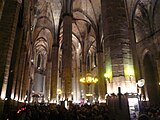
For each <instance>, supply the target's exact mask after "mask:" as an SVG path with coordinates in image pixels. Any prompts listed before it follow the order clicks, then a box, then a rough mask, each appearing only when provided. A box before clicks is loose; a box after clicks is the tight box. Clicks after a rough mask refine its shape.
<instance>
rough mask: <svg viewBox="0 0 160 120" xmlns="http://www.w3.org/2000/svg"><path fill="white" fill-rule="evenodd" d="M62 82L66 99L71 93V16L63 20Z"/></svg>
mask: <svg viewBox="0 0 160 120" xmlns="http://www.w3.org/2000/svg"><path fill="white" fill-rule="evenodd" d="M63 21H64V22H63V50H62V80H63V82H64V91H62V92H63V93H64V97H65V99H68V98H70V97H71V92H72V16H71V15H65V16H64V19H63Z"/></svg>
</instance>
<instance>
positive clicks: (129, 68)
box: [124, 65, 134, 76]
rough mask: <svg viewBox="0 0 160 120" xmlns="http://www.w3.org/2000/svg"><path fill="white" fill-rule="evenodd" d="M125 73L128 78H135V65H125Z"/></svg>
mask: <svg viewBox="0 0 160 120" xmlns="http://www.w3.org/2000/svg"><path fill="white" fill-rule="evenodd" d="M124 73H125V75H126V76H134V69H133V65H124Z"/></svg>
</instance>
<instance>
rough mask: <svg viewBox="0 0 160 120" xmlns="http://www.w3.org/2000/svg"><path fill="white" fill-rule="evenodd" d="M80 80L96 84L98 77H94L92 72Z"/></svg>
mask: <svg viewBox="0 0 160 120" xmlns="http://www.w3.org/2000/svg"><path fill="white" fill-rule="evenodd" d="M80 82H81V83H83V84H87V85H90V84H95V83H97V82H98V78H97V77H93V76H92V74H91V73H87V74H86V76H83V77H82V78H80Z"/></svg>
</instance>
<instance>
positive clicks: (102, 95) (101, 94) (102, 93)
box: [97, 51, 106, 102]
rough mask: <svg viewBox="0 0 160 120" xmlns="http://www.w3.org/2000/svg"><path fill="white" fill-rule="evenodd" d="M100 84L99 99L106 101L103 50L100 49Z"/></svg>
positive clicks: (98, 53)
mask: <svg viewBox="0 0 160 120" xmlns="http://www.w3.org/2000/svg"><path fill="white" fill-rule="evenodd" d="M97 56H98V86H99V101H100V102H104V101H105V93H106V88H105V82H106V81H105V79H104V65H103V52H102V51H98V52H97Z"/></svg>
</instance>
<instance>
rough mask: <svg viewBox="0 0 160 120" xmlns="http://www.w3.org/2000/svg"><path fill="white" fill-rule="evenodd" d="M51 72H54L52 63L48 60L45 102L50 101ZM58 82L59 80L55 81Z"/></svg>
mask: <svg viewBox="0 0 160 120" xmlns="http://www.w3.org/2000/svg"><path fill="white" fill-rule="evenodd" d="M51 70H52V62H51V60H48V62H47V67H46V79H45V94H44V95H45V96H44V97H45V100H49V97H50V96H49V94H50V88H51V86H50V85H51ZM55 80H57V79H55Z"/></svg>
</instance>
